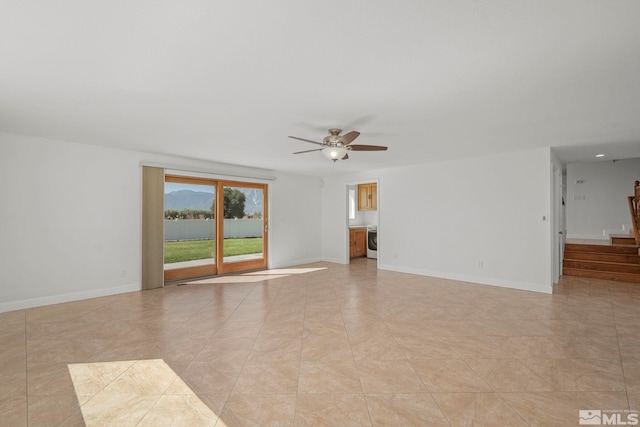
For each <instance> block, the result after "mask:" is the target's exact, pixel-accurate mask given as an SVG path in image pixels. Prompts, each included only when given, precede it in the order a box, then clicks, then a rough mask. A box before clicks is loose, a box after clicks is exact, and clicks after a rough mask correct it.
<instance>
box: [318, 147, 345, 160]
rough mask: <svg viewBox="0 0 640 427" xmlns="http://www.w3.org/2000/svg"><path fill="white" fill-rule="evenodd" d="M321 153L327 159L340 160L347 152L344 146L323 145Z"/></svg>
mask: <svg viewBox="0 0 640 427" xmlns="http://www.w3.org/2000/svg"><path fill="white" fill-rule="evenodd" d="M322 154H323V155H324V156H325V157H326V158H327V159H329V160H333V161H334V162H335V161H336V160H340V159H341V158H343V157H344V156H345V154H347V149H346V148H344V147H325V148H323V149H322Z"/></svg>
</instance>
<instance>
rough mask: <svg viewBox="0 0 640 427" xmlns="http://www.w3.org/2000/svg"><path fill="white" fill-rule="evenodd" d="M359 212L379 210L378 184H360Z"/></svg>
mask: <svg viewBox="0 0 640 427" xmlns="http://www.w3.org/2000/svg"><path fill="white" fill-rule="evenodd" d="M358 210H359V211H375V210H378V184H376V183H375V182H372V183H370V184H358Z"/></svg>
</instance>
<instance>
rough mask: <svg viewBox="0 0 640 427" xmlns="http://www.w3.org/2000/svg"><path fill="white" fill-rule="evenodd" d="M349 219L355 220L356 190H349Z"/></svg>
mask: <svg viewBox="0 0 640 427" xmlns="http://www.w3.org/2000/svg"><path fill="white" fill-rule="evenodd" d="M349 219H356V190H351V189H349Z"/></svg>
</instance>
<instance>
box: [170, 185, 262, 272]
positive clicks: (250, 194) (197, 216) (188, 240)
mask: <svg viewBox="0 0 640 427" xmlns="http://www.w3.org/2000/svg"><path fill="white" fill-rule="evenodd" d="M267 205H268V204H267V185H266V184H256V183H249V182H234V181H221V180H214V179H206V178H193V177H185V176H176V175H166V176H165V190H164V236H165V237H164V281H165V282H171V281H176V280H184V279H192V278H197V277H205V276H213V275H217V274H224V273H231V272H239V271H247V270H256V269H260V268H266V266H267V247H268V245H267V243H268V242H267V232H268V227H267Z"/></svg>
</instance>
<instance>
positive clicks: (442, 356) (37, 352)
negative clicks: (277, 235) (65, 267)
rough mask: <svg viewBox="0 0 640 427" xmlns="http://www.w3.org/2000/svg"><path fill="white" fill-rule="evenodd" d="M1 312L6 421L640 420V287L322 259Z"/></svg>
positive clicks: (0, 385)
mask: <svg viewBox="0 0 640 427" xmlns="http://www.w3.org/2000/svg"><path fill="white" fill-rule="evenodd" d="M205 282H209V283H199V284H197V283H192V284H188V285H183V286H170V287H166V288H164V289H161V290H154V291H146V292H136V293H129V294H124V295H117V296H111V297H104V298H97V299H92V300H86V301H80V302H73V303H67V304H59V305H52V306H47V307H40V308H35V309H30V310H23V311H16V312H11V313H4V314H0V344H1V345H0V414H2V415H1V417H2V418H1V419H0V424H1V425H7V426H12V427H13V426H27V425H28V426H31V427H33V426H58V425H60V426H81V425H85V424H86V425H90V426H93V425H116V426H127V425H132V426H134V425H138V426H162V425H167V426H181V425H184V426H189V427H192V426H200V425H202V426H217V427H221V426H234V427H235V426H256V425H281V426H286V425H297V426H307V425H308V426H315V425H329V426H351V425H353V426H359V425H375V426H378V425H393V426H410V425H416V426H430V425H433V426H468V425H474V426H498V425H499V426H545V427H546V426H556V425H557V426H572V425H578V410H579V409H595V410H598V409H609V410H610V409H617V410H636V409H640V408H639V406H640V285H638V284H629V283H619V282H608V281H601V280H591V279H579V278H564V279H562V280H561V283H560V284H559V285H557V286H556V289H555V293H554V295H544V294H537V293H531V292H524V291H516V290H510V289H504V288H497V287H491V286H483V285H475V284H471V283H463V282H456V281H451V280H442V279H436V278H430V277H422V276H415V275H409V274H400V273H393V272H387V271H377V270H376V268H375V262H373V261H368V260H365V259H362V260H356V261H355V262H353V263H352V264H351V265H349V266H343V265H336V264H326V263H318V264H314V265H310V266H304V267H300V268H298V269H290V270H281V271H269V272H258V273H253V274H251V275H247V276H240V277H228V278H224V277H221V278H216V279H212V280H209V281H205Z"/></svg>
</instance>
